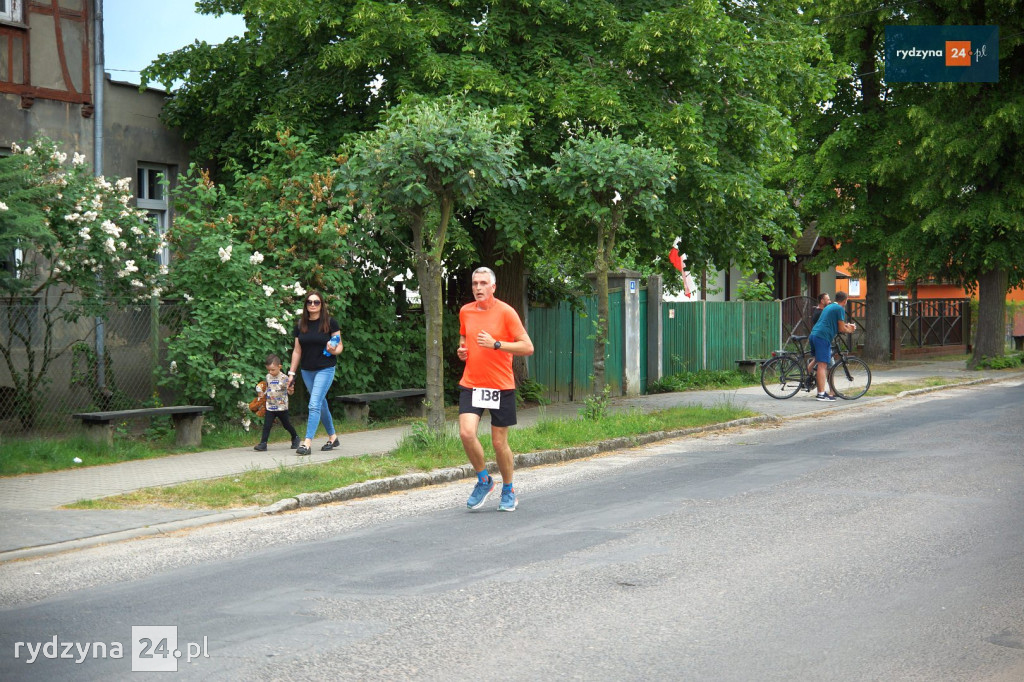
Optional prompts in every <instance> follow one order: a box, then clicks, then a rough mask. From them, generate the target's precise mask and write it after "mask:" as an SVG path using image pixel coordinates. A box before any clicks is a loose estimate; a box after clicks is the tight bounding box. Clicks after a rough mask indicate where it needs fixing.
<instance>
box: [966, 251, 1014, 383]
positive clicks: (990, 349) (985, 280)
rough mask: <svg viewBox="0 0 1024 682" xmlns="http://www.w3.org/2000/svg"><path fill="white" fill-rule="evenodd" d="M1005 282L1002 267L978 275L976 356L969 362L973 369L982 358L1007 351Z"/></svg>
mask: <svg viewBox="0 0 1024 682" xmlns="http://www.w3.org/2000/svg"><path fill="white" fill-rule="evenodd" d="M1006 283H1007V274H1006V270H1005V269H1003V268H997V269H995V270H989V271H987V272H983V273H981V275H979V276H978V323H977V332H976V333H975V335H974V355H973V356H971V359H970V361H969V362H968V366H969V367H970V368H971V369H974V368H975V367H977V366H978V363H979V362H981V360H982V359H983V358H986V357H987V358H998V357H1002V356H1003V354H1004V353H1005V352H1006Z"/></svg>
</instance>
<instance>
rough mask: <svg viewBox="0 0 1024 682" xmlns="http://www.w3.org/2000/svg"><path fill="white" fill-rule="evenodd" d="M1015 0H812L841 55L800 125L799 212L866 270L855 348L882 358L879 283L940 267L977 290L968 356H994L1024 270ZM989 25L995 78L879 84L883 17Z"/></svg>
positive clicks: (884, 320)
mask: <svg viewBox="0 0 1024 682" xmlns="http://www.w3.org/2000/svg"><path fill="white" fill-rule="evenodd" d="M1020 4H1021V3H1019V2H1009V3H984V2H966V3H963V2H956V1H953V0H939V1H937V2H932V3H926V4H921V3H913V2H907V3H897V4H895V5H891V6H888V7H885V8H878V7H877V5H875V4H872V3H868V2H841V3H840V2H819V3H816V4H815V5H814V6H813V8H812V12H813V15H814V16H816V17H818V18H819V19H820V21H821V22H822V25H823V26H825V27H826V29H827V35H828V38H829V41H830V43H831V45H832V49H833V51H834V53H835V54H836V55H837V58H838V59H839V60H841V61H845V62H847V63H848V64H849V65H850V66H851V74H852V75H850V76H848V77H844V78H843V79H840V81H839V82H838V83H837V95H836V97H835V98H833V99H832V100H830V101H829V102H828V103H827V105H826V106H824V107H822V110H821V111H820V112H817V113H816V114H815V115H812V116H807V117H806V118H805V122H804V125H803V126H802V128H801V130H802V133H803V135H802V144H803V145H804V149H805V150H806V152H805V153H804V154H802V155H801V161H800V164H798V166H797V168H798V171H797V176H798V177H799V178H800V179H801V182H800V184H799V185H798V188H799V189H798V192H799V194H800V196H801V200H802V203H801V210H802V211H803V212H804V213H805V215H806V217H807V219H812V218H813V219H817V220H818V226H819V229H820V231H821V232H822V234H825V235H828V236H831V237H833V238H834V239H836V240H837V241H838V242H839V244H840V248H839V250H838V251H837V252H835V253H831V254H828V256H829V258H830V262H840V261H843V260H848V261H852V262H854V263H855V264H857V266H858V267H860V268H861V269H862V270H863V271H864V272H865V274H866V277H867V279H868V282H869V286H868V320H867V324H866V332H867V342H866V345H865V355H866V356H869V357H870V358H871V359H873V360H875V361H876V362H881V361H887V360H888V351H889V338H888V327H889V325H888V310H889V309H888V293H887V289H886V286H885V283H887V282H888V281H890V280H891V279H894V278H895V277H905V278H906V280H907V281H908V282H909V283H913V282H915V281H917V280H918V279H922V278H926V277H938V278H942V279H945V280H948V281H951V282H953V283H956V284H959V285H961V286H963V287H965V288H966V289H968V290H969V291H973V290H975V289H977V291H978V294H979V316H978V317H979V319H978V326H977V337H976V339H975V344H974V351H975V354H974V357H973V358H972V363H974V364H976V363H977V362H978V361H979V360H980V359H981V358H982V357H984V356H995V355H1001V354H1002V353H1003V349H1004V343H1005V328H1004V320H1005V317H1004V314H1005V298H1006V290H1007V287H1008V286H1012V285H1016V284H1019V283H1020V282H1021V281H1022V278H1024V270H1022V268H1021V265H1020V264H1021V263H1024V220H1022V218H1021V215H1022V211H1021V209H1022V204H1021V202H1022V200H1021V199H1020V197H1021V191H1020V187H1019V185H1020V179H1019V178H1018V177H1016V175H1015V174H1013V173H1007V172H1006V169H1007V168H1012V167H1014V166H1015V164H1016V163H1017V162H1018V161H1019V160H1020V159H1021V150H1022V127H1021V124H1020V117H1019V116H1017V113H1016V112H1018V111H1020V109H1021V108H1022V106H1024V87H1022V86H1021V83H1020V79H1019V78H1016V76H1015V74H1016V73H1017V70H1016V68H1017V67H1018V66H1021V65H1022V62H1024V51H1022V50H1021V38H1020V36H1021V35H1022V30H1021V29H1022V22H1021V19H1020V17H1019V16H1018V14H1019V6H1020ZM901 24H917V25H992V24H994V25H999V26H1000V30H1001V38H1002V39H1001V42H1000V54H999V64H1000V83H998V84H981V83H977V84H970V83H891V84H890V83H886V81H885V79H884V68H883V62H882V54H883V52H884V50H883V47H884V46H883V44H882V39H883V37H884V27H885V26H886V25H901Z"/></svg>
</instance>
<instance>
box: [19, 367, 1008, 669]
mask: <svg viewBox="0 0 1024 682" xmlns="http://www.w3.org/2000/svg"><path fill="white" fill-rule="evenodd" d="M1022 398H1024V382H1022V381H1021V376H1020V375H1019V374H1018V375H1017V376H1016V377H1014V378H1012V379H1010V380H1007V381H999V382H993V383H991V384H988V385H974V386H969V387H965V388H956V389H950V390H944V391H938V392H934V393H929V394H926V395H915V396H913V397H910V398H903V399H895V400H892V401H889V402H885V403H882V402H876V403H875V404H874V406H873V407H869V408H868V409H857V408H854V409H849V410H845V409H839V410H834V411H832V412H824V414H822V413H821V412H818V413H811V414H809V415H808V416H806V417H794V418H792V419H787V420H785V421H783V422H779V423H775V424H772V425H768V426H766V427H763V428H743V429H729V430H726V431H721V432H716V433H712V434H708V435H706V436H699V437H687V438H677V439H671V440H667V441H664V442H662V443H658V444H653V445H648V446H644V447H636V448H629V449H624V450H620V451H616V452H614V453H611V454H608V455H605V456H601V457H592V458H587V459H582V460H578V461H574V462H572V463H571V464H566V465H563V466H547V467H536V468H533V469H528V470H525V471H522V472H520V474H519V475H517V485H519V486H521V491H520V494H521V496H522V498H523V499H522V504H521V505H520V509H519V510H518V511H517V512H516V513H515V514H502V513H498V512H496V511H495V508H494V504H495V502H494V500H492V501H491V503H490V504H488V505H487V508H486V509H484V510H481V511H479V512H467V511H466V510H465V508H464V500H465V494H466V491H467V486H466V485H465V484H464V483H463V482H461V481H460V482H458V483H456V484H450V485H437V486H431V487H429V488H424V489H420V490H415V491H411V492H407V493H403V494H400V495H381V496H376V497H372V498H365V499H360V500H355V501H352V502H348V503H345V504H340V505H323V506H320V507H316V508H313V509H309V510H304V511H303V512H301V513H297V514H280V515H271V516H263V517H260V518H255V519H251V520H247V521H245V522H244V523H230V524H228V523H225V524H213V525H210V526H208V527H204V528H201V529H196V530H195V531H193V532H189V533H176V534H172V535H169V536H168V537H166V538H163V537H162V538H159V539H156V538H154V539H146V540H140V541H138V542H125V543H116V544H113V545H108V546H104V547H96V548H91V549H87V550H84V551H81V552H74V553H67V554H58V555H53V556H49V557H42V558H40V559H38V560H34V561H18V562H9V563H8V564H5V565H4V566H3V567H2V570H0V651H2V652H3V654H4V655H0V679H5V680H15V679H32V680H36V679H47V680H53V681H55V682H56V681H58V680H75V681H76V682H77V681H79V680H93V679H95V680H107V679H124V678H128V679H131V678H132V677H134V676H135V674H134V673H130V672H129V670H131V666H132V665H134V663H136V661H134V660H131V661H130V660H129V659H130V658H131V659H134V655H133V653H134V649H133V647H134V645H135V644H141V643H143V640H142V639H140V638H141V637H153V636H156V637H160V636H161V635H150V634H148V633H149V631H147V633H146V634H140V633H137V632H136V631H135V628H136V627H145V628H155V627H160V628H174V632H175V634H176V635H177V639H176V641H175V642H173V643H172V644H171V645H170V647H169V648H171V649H174V648H175V647H176V649H177V650H178V651H180V652H181V653H182V654H185V653H186V652H187V653H188V654H189V655H194V656H197V657H198V658H193V660H191V661H189V660H187V658H186V657H185V656H184V655H183V656H182V657H181V658H180V659H179V660H177V661H176V668H177V673H176V675H175V678H176V679H178V678H180V679H190V680H191V679H196V680H200V679H223V680H247V681H248V680H285V679H286V680H320V679H337V680H378V679H380V680H399V679H416V680H505V679H508V678H509V677H514V678H516V679H520V680H551V679H587V680H652V679H672V680H710V679H713V680H728V681H732V680H736V681H737V682H739V681H744V682H746V681H747V680H762V681H769V680H772V681H774V680H780V681H782V680H814V681H817V680H821V681H822V682H824V681H826V680H828V681H830V682H861V681H865V680H943V681H944V682H961V681H962V682H979V681H984V682H997V681H998V682H1010V681H1013V682H1017V681H1019V680H1020V679H1024V572H1022V569H1021V566H1022V565H1024V564H1022V559H1024V536H1022V535H1021V533H1020V531H1019V522H1020V518H1021V515H1022V514H1024V460H1022V459H1021V450H1020V445H1019V444H1020V442H1021V439H1022V438H1024V430H1022V429H1024V426H1022V425H1024V419H1022V416H1024V415H1022V409H1024V400H1022ZM865 405H866V403H865ZM156 624H160V625H159V626H157V625H156ZM50 641H53V642H55V643H56V642H61V643H78V644H82V643H89V642H93V643H95V642H101V643H114V642H118V643H122V644H123V645H124V646H125V650H124V652H123V656H121V657H116V658H115V657H97V656H85V655H82V658H83V659H84V660H82V661H81V662H76V661H74V660H67V659H60V658H56V657H46V654H45V653H43V654H39V653H38V650H39V647H40V646H41V645H44V644H45V643H48V642H50ZM152 641H154V642H155V641H159V640H152ZM19 644H22V647H21V649H18V648H17V647H18V645H19ZM55 646H56V644H55ZM30 647H35V651H36V652H37V655H35V656H34V655H33V654H32V652H31V651H30V650H29V648H30ZM58 651H59V650H58ZM92 651H95V648H93V649H92ZM207 654H208V655H207ZM69 655H71V656H72V657H76V658H77V656H78V655H79V654H78V653H77V652H75V651H72V652H69ZM160 661H161V662H166V663H175V661H173V660H169V659H167V658H161V659H160ZM149 662H157V661H156V660H155V659H150V661H149Z"/></svg>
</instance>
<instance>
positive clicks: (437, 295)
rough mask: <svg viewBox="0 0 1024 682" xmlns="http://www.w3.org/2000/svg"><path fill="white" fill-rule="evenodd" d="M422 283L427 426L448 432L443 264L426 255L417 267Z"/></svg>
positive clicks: (432, 429) (417, 273)
mask: <svg viewBox="0 0 1024 682" xmlns="http://www.w3.org/2000/svg"><path fill="white" fill-rule="evenodd" d="M416 275H417V277H418V278H419V280H420V296H421V299H422V302H423V316H424V318H425V319H426V323H427V325H426V326H427V344H426V346H427V347H426V352H427V382H426V383H427V385H426V389H427V398H426V405H427V427H428V428H429V429H430V430H431V431H438V432H440V431H442V430H443V429H444V344H443V342H442V337H441V330H442V321H441V317H442V312H443V306H442V300H441V264H440V263H439V262H437V261H436V260H434V259H433V258H432V257H431V256H429V255H426V254H424V255H422V256H421V257H420V258H419V262H418V264H417V268H416Z"/></svg>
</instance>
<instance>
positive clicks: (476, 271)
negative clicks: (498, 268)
mask: <svg viewBox="0 0 1024 682" xmlns="http://www.w3.org/2000/svg"><path fill="white" fill-rule="evenodd" d="M478 272H486V273H487V274H488V275H490V276H491V284H497V283H498V276H497V275H495V274H494V270H491V269H490V268H477V269H476V270H474V271H473V274H474V275H475V274H477V273H478Z"/></svg>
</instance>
